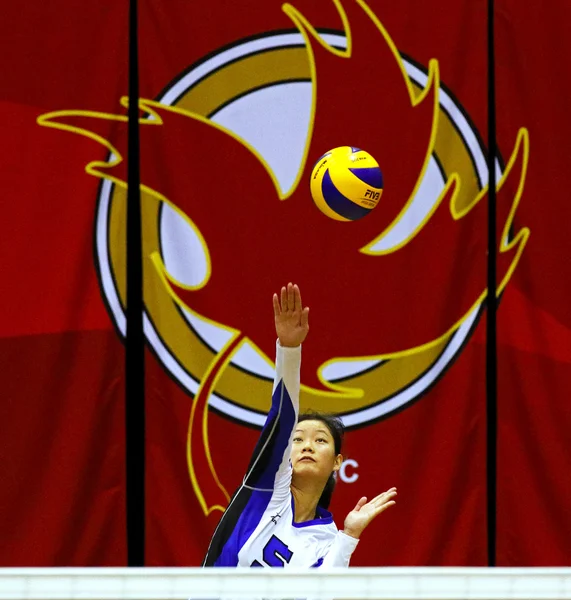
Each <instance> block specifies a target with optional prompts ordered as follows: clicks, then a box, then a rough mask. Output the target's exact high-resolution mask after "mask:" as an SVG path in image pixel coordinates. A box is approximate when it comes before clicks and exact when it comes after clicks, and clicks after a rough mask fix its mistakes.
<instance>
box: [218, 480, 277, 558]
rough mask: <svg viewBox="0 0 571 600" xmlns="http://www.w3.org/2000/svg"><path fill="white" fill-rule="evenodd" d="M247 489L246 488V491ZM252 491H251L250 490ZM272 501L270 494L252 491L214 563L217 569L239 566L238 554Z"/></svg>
mask: <svg viewBox="0 0 571 600" xmlns="http://www.w3.org/2000/svg"><path fill="white" fill-rule="evenodd" d="M246 489H247V488H244V490H246ZM248 491H251V490H248ZM271 499H272V495H271V493H269V492H258V491H251V495H250V500H249V501H248V503H247V504H246V506H245V507H244V509H243V512H242V514H241V515H240V517H239V519H238V522H237V523H236V526H235V527H234V530H233V531H232V533H231V534H230V537H229V538H228V540H227V541H226V543H225V544H224V548H222V552H221V553H220V556H219V557H218V558H217V559H216V561H215V562H214V565H213V566H215V567H236V566H238V552H240V550H241V549H242V548H243V546H244V544H245V543H246V542H247V541H248V538H249V537H250V536H251V535H252V533H253V532H254V529H256V527H257V526H258V524H259V522H260V519H261V518H262V515H263V514H264V512H265V510H266V508H268V504H269V503H270V500H271Z"/></svg>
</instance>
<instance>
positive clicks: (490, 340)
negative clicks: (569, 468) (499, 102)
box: [486, 0, 498, 567]
mask: <svg viewBox="0 0 571 600" xmlns="http://www.w3.org/2000/svg"><path fill="white" fill-rule="evenodd" d="M495 71H496V63H495V44H494V0H488V176H489V182H488V296H487V320H486V326H487V331H486V418H487V440H486V446H487V448H486V454H487V460H486V462H487V517H488V519H487V521H488V566H490V567H494V566H495V565H496V499H497V497H496V494H497V491H496V490H497V435H498V398H497V379H498V378H497V370H498V364H497V341H496V310H497V297H496V249H497V240H496V156H497V148H496V81H495V79H496V77H495Z"/></svg>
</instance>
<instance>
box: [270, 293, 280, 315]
mask: <svg viewBox="0 0 571 600" xmlns="http://www.w3.org/2000/svg"><path fill="white" fill-rule="evenodd" d="M272 303H273V305H274V317H279V316H280V314H281V312H282V311H281V308H280V301H279V299H278V295H277V294H274V295H273V298H272Z"/></svg>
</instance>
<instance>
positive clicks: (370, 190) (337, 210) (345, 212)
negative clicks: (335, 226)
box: [310, 146, 383, 221]
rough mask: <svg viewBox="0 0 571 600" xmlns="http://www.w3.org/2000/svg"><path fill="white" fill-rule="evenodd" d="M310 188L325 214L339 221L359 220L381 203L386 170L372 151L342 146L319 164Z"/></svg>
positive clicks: (313, 174) (323, 158)
mask: <svg viewBox="0 0 571 600" xmlns="http://www.w3.org/2000/svg"><path fill="white" fill-rule="evenodd" d="M310 189H311V196H312V198H313V201H314V202H315V204H316V205H317V208H319V210H320V211H321V212H322V213H324V214H325V215H327V216H328V217H330V218H332V219H335V220H337V221H356V220H357V219H362V218H363V217H365V216H366V215H368V214H369V213H370V212H371V211H372V210H373V208H375V206H377V204H378V202H379V200H380V198H381V195H382V193H383V173H382V172H381V169H380V167H379V164H378V163H377V161H376V160H375V159H374V158H373V157H372V156H371V155H370V154H369V153H368V152H365V151H364V150H360V149H359V148H354V147H353V146H341V147H339V148H334V149H333V150H330V151H329V152H326V153H325V154H324V155H323V156H322V157H321V158H320V159H319V160H318V161H317V162H316V163H315V166H314V167H313V171H312V173H311V183H310Z"/></svg>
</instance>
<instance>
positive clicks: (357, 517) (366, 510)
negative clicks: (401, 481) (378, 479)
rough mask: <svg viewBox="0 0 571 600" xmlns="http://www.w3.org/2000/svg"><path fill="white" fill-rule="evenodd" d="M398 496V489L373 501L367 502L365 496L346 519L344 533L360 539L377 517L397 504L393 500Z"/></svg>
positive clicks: (389, 491)
mask: <svg viewBox="0 0 571 600" xmlns="http://www.w3.org/2000/svg"><path fill="white" fill-rule="evenodd" d="M396 495H397V489H396V488H394V487H393V488H391V489H390V490H387V491H386V492H383V493H382V494H379V495H378V496H375V497H374V498H373V499H372V500H371V501H369V502H367V497H366V496H363V497H362V498H361V499H360V500H359V502H357V505H356V506H355V508H354V509H353V510H352V511H351V512H350V513H349V514H348V515H347V517H345V525H344V528H343V531H344V533H346V534H347V535H350V536H351V537H354V538H357V539H358V538H359V537H360V536H361V534H362V533H363V531H364V529H365V527H367V525H369V523H370V522H371V521H372V520H373V519H374V518H375V517H376V516H377V515H380V514H381V513H382V512H383V511H385V510H386V509H387V508H389V507H390V506H393V505H394V504H395V501H394V500H393V498H394V497H395V496H396Z"/></svg>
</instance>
